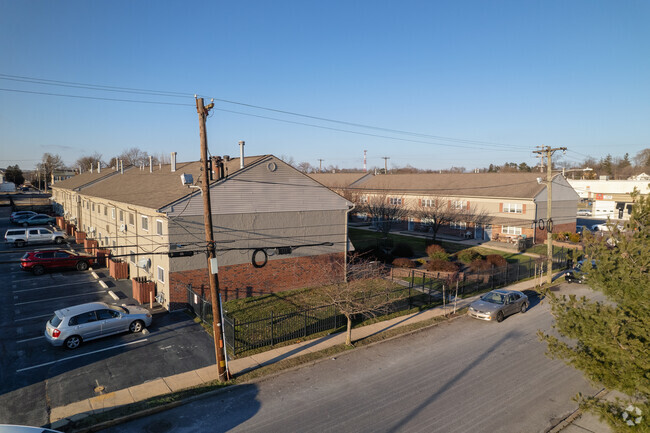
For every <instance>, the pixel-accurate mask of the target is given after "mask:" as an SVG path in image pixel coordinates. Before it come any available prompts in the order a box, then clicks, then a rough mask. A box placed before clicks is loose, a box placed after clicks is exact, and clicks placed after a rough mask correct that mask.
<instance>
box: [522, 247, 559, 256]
mask: <svg viewBox="0 0 650 433" xmlns="http://www.w3.org/2000/svg"><path fill="white" fill-rule="evenodd" d="M562 249H563V248H562V247H558V246H557V245H553V254H557V253H559V252H560V251H562ZM565 249H566V248H565ZM547 251H548V247H547V246H546V245H544V244H540V245H535V246H533V247H531V248H528V249H527V250H526V252H527V253H533V254H539V255H540V256H545V255H546V252H547Z"/></svg>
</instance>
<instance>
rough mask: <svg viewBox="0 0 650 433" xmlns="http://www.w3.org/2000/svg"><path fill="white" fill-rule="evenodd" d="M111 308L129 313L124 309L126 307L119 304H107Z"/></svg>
mask: <svg viewBox="0 0 650 433" xmlns="http://www.w3.org/2000/svg"><path fill="white" fill-rule="evenodd" d="M108 307H109V308H110V309H111V310H115V311H117V312H120V313H126V314H129V310H127V309H126V307H123V306H121V305H109V306H108Z"/></svg>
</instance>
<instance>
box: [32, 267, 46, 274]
mask: <svg viewBox="0 0 650 433" xmlns="http://www.w3.org/2000/svg"><path fill="white" fill-rule="evenodd" d="M32 273H33V274H34V275H43V274H44V273H45V268H44V267H43V266H40V265H37V266H34V267H33V268H32Z"/></svg>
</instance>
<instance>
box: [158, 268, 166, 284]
mask: <svg viewBox="0 0 650 433" xmlns="http://www.w3.org/2000/svg"><path fill="white" fill-rule="evenodd" d="M158 281H159V282H161V283H165V270H164V269H163V268H161V267H160V266H158Z"/></svg>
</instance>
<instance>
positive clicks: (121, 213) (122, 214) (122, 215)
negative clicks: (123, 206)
mask: <svg viewBox="0 0 650 433" xmlns="http://www.w3.org/2000/svg"><path fill="white" fill-rule="evenodd" d="M120 222H124V211H123V210H120Z"/></svg>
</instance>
